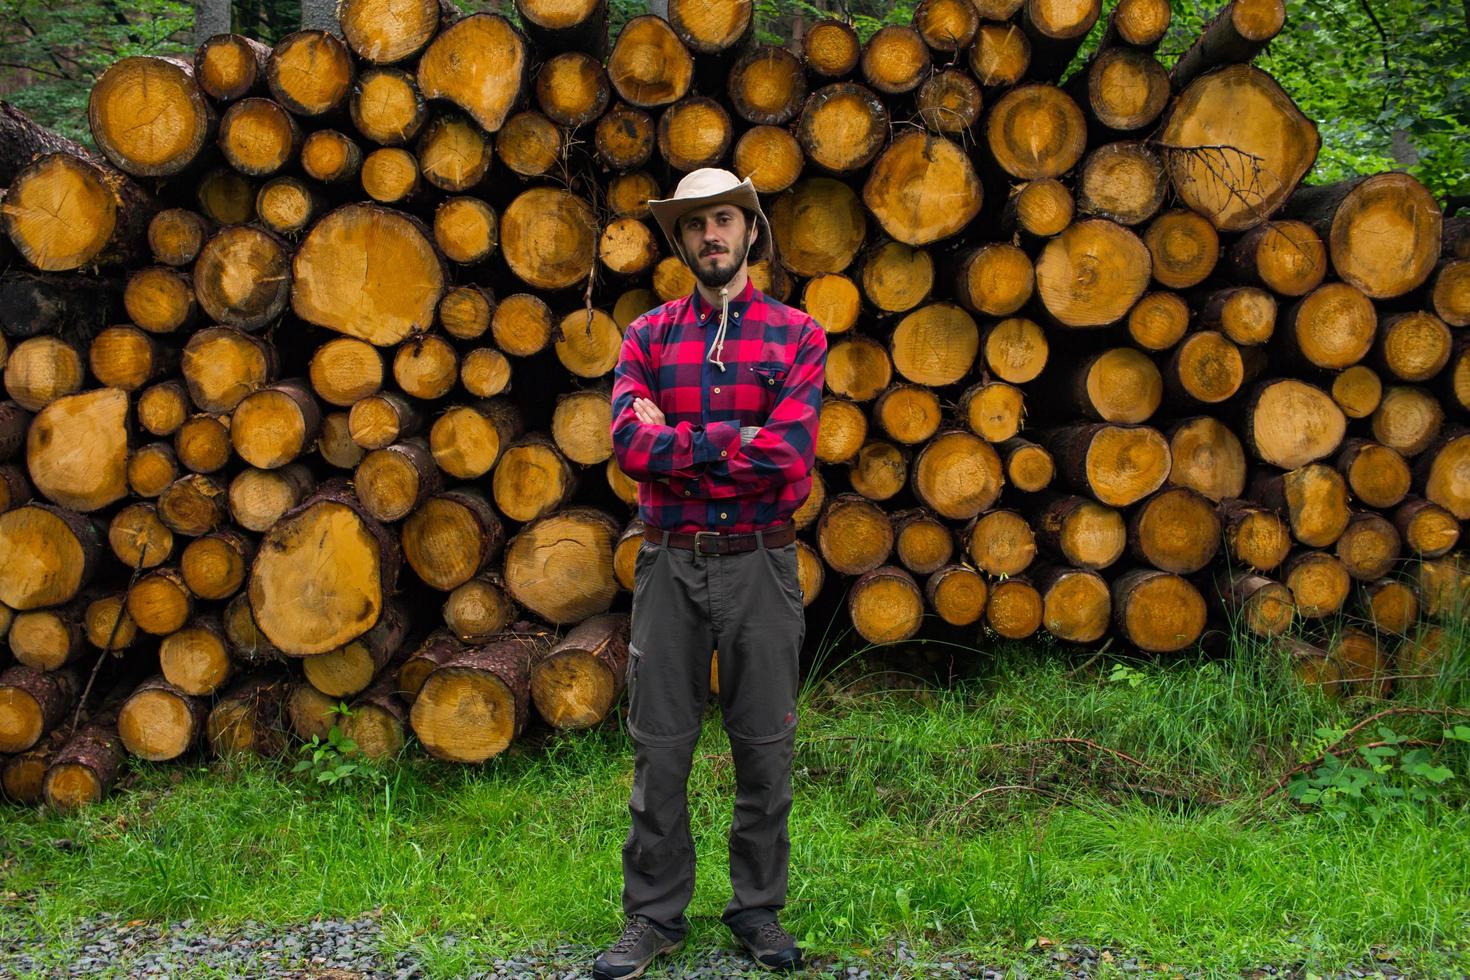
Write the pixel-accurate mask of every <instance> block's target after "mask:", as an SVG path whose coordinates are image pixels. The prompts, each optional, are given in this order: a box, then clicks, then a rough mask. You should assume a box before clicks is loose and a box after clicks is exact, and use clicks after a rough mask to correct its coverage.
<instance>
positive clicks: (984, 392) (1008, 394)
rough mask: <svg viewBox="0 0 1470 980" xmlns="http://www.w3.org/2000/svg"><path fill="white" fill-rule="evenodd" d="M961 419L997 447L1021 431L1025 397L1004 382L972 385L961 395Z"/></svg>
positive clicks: (1013, 386)
mask: <svg viewBox="0 0 1470 980" xmlns="http://www.w3.org/2000/svg"><path fill="white" fill-rule="evenodd" d="M959 415H960V416H961V417H962V418H963V419H964V420H965V424H966V425H968V426H969V427H970V431H971V432H973V433H975V434H976V435H977V436H979V437H980V438H982V439H984V440H985V441H986V442H989V443H992V444H996V445H998V444H1000V443H1002V442H1005V441H1006V440H1007V439H1011V438H1013V437H1014V436H1015V435H1016V433H1018V432H1020V431H1021V424H1022V422H1023V420H1024V419H1025V416H1026V395H1025V393H1024V392H1022V391H1021V389H1020V388H1017V387H1016V386H1015V385H1008V384H1006V383H1005V382H1003V381H992V382H990V383H989V384H979V385H972V386H971V387H970V388H967V389H966V390H965V392H964V393H963V394H961V395H960V403H959Z"/></svg>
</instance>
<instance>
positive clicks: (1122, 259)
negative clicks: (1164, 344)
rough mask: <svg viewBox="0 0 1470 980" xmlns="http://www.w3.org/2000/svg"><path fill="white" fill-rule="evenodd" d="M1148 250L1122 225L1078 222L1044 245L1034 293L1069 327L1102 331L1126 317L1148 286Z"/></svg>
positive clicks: (1038, 261)
mask: <svg viewBox="0 0 1470 980" xmlns="http://www.w3.org/2000/svg"><path fill="white" fill-rule="evenodd" d="M1151 270H1152V261H1151V259H1150V257H1149V252H1148V248H1147V246H1145V245H1144V244H1143V241H1142V240H1141V239H1139V237H1138V236H1137V235H1135V234H1133V232H1131V231H1129V230H1128V229H1127V228H1124V227H1123V226H1122V225H1118V224H1114V223H1113V222H1111V221H1107V220H1104V219H1102V218H1093V219H1090V220H1087V221H1079V222H1076V223H1075V224H1073V225H1071V226H1070V227H1068V228H1067V230H1066V231H1064V232H1062V233H1061V234H1060V235H1058V236H1057V237H1056V238H1053V239H1052V240H1051V241H1049V242H1047V243H1046V246H1045V247H1044V248H1043V249H1042V251H1041V257H1040V258H1039V259H1037V260H1036V292H1037V295H1039V296H1040V297H1041V302H1042V304H1043V305H1044V306H1045V307H1046V311H1047V312H1048V313H1049V314H1051V316H1053V317H1055V318H1056V320H1057V321H1058V322H1059V323H1061V324H1062V325H1063V326H1067V327H1101V326H1106V325H1107V324H1109V323H1114V322H1116V321H1118V320H1120V319H1122V318H1123V316H1124V315H1125V314H1126V313H1127V312H1128V311H1129V309H1130V308H1131V307H1132V306H1133V304H1134V303H1136V302H1137V301H1138V298H1139V297H1140V296H1142V295H1143V291H1144V289H1146V288H1147V287H1148V283H1149V277H1150V275H1151Z"/></svg>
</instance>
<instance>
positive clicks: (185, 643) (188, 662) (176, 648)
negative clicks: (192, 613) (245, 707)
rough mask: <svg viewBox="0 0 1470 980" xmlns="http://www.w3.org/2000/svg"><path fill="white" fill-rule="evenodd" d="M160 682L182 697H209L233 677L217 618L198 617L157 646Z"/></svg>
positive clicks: (231, 666)
mask: <svg viewBox="0 0 1470 980" xmlns="http://www.w3.org/2000/svg"><path fill="white" fill-rule="evenodd" d="M158 663H159V668H160V669H161V670H162V671H163V676H164V679H165V680H167V681H168V682H169V683H170V684H172V685H173V686H175V687H176V688H178V689H179V690H180V691H183V692H184V693H185V694H192V695H198V696H204V695H210V694H213V693H215V692H216V691H218V690H219V689H220V688H222V687H223V686H224V684H225V682H226V681H228V680H229V679H230V676H231V675H232V674H234V672H235V668H234V663H233V661H232V660H231V659H230V647H229V643H228V642H227V641H226V639H225V634H224V629H223V628H222V627H221V626H220V621H219V619H218V617H215V616H201V617H198V618H196V619H194V620H192V621H191V622H190V623H189V624H188V625H187V626H185V627H183V628H182V629H179V630H175V631H174V632H172V633H170V634H169V635H168V636H165V637H164V638H163V641H162V642H161V643H160V644H159V645H158Z"/></svg>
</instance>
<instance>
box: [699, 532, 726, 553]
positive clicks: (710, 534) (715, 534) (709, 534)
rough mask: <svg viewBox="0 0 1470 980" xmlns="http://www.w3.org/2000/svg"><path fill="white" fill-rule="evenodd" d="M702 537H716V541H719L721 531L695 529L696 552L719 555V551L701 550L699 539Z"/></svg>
mask: <svg viewBox="0 0 1470 980" xmlns="http://www.w3.org/2000/svg"><path fill="white" fill-rule="evenodd" d="M700 538H714V539H715V540H716V541H718V540H720V535H719V532H718V531H695V532H694V553H695V554H696V555H718V554H719V552H718V551H701V550H700V547H699V539H700Z"/></svg>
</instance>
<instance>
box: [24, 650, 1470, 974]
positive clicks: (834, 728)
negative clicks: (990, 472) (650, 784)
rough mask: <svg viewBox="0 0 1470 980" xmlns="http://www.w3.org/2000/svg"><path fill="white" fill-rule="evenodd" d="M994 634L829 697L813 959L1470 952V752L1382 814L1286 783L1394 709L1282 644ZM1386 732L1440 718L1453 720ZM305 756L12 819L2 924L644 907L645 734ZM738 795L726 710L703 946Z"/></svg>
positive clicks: (702, 750)
mask: <svg viewBox="0 0 1470 980" xmlns="http://www.w3.org/2000/svg"><path fill="white" fill-rule="evenodd" d="M1465 648H1466V644H1464V643H1463V642H1462V643H1460V644H1459V653H1458V654H1457V655H1456V657H1455V658H1454V659H1455V661H1456V662H1455V663H1452V664H1451V665H1450V672H1451V673H1452V674H1453V676H1454V677H1464V676H1465V672H1464V668H1465V664H1466V659H1465V655H1464V651H1465ZM950 652H954V651H952V650H950V649H949V648H946V647H943V646H938V647H936V646H935V645H933V644H929V645H926V646H925V647H923V648H921V649H917V650H915V651H911V652H910V656H909V660H910V663H911V666H912V665H913V664H921V665H922V664H924V663H926V662H929V661H932V660H934V659H935V658H936V657H943V656H945V655H947V654H948V653H950ZM965 656H967V657H969V658H971V660H970V661H969V662H967V663H962V667H963V668H964V672H965V674H966V675H967V676H964V677H962V678H961V679H960V680H958V681H957V682H955V683H953V684H952V685H949V686H935V685H926V684H923V683H921V682H918V681H911V682H910V683H909V684H908V685H907V689H903V690H894V689H893V682H894V679H895V678H894V677H893V675H892V674H889V675H887V676H882V677H874V676H871V675H869V676H866V677H865V676H861V672H860V670H859V669H858V662H856V661H855V662H854V663H850V664H848V665H846V666H844V667H843V668H842V669H839V670H838V671H836V672H835V673H833V674H832V675H831V676H830V677H829V678H828V679H827V680H826V681H823V682H820V683H817V684H814V685H812V686H811V687H810V688H809V689H808V690H807V691H806V692H805V693H804V696H803V700H804V708H803V718H802V728H801V731H800V735H799V742H798V749H797V759H796V772H795V778H796V805H795V809H794V812H793V815H792V821H791V834H792V841H793V848H792V877H791V891H790V901H789V906H788V910H787V914H786V922H787V924H788V926H789V927H790V928H792V930H793V931H794V932H795V933H797V934H798V936H800V937H802V938H803V940H804V942H805V943H806V944H807V945H808V949H809V953H812V954H816V955H818V956H823V957H835V958H842V957H844V956H851V955H865V954H870V953H874V952H876V953H877V954H878V955H880V956H881V954H882V950H883V948H884V947H885V945H886V944H887V943H888V942H889V941H890V940H891V939H893V938H894V937H899V936H902V937H906V938H907V939H908V940H909V941H910V942H911V943H913V944H916V945H917V946H918V947H919V948H920V949H921V950H923V951H925V952H926V955H930V956H932V957H935V958H938V957H940V956H942V955H944V954H945V953H954V952H957V951H967V952H971V953H974V954H978V955H979V956H981V957H982V958H984V959H985V960H986V961H987V962H994V963H1005V962H1010V961H1014V960H1016V959H1017V958H1023V959H1024V958H1025V957H1026V956H1027V954H1026V953H1025V950H1026V949H1027V948H1028V947H1030V946H1032V945H1034V943H1035V941H1036V940H1037V938H1038V937H1047V938H1049V939H1053V940H1058V941H1064V942H1065V941H1077V942H1087V943H1092V944H1095V945H1107V946H1111V947H1115V948H1119V949H1123V950H1127V951H1128V952H1129V953H1131V954H1134V955H1138V956H1141V957H1143V958H1144V959H1145V960H1146V961H1148V962H1150V963H1154V964H1169V965H1172V966H1173V967H1175V968H1189V969H1196V970H1201V971H1205V972H1212V973H1220V974H1222V975H1224V974H1234V975H1238V973H1239V971H1240V970H1243V969H1248V968H1251V967H1254V966H1259V965H1261V964H1264V963H1276V964H1282V963H1300V964H1302V965H1303V967H1304V968H1305V969H1309V970H1310V969H1318V970H1319V971H1320V970H1324V969H1330V968H1334V967H1338V968H1340V967H1342V966H1343V965H1345V964H1347V963H1350V962H1356V961H1359V960H1362V959H1364V958H1366V957H1368V956H1369V955H1370V949H1371V948H1373V947H1388V948H1391V949H1393V950H1395V951H1396V952H1397V954H1398V956H1399V960H1398V965H1399V966H1400V967H1401V968H1402V967H1403V966H1405V965H1406V964H1412V965H1416V966H1417V967H1418V968H1419V969H1421V970H1422V971H1423V972H1425V973H1427V974H1429V975H1444V974H1445V972H1446V971H1448V970H1450V969H1452V968H1453V969H1457V970H1460V971H1463V970H1464V969H1465V967H1464V965H1463V963H1460V965H1458V966H1456V965H1455V960H1456V957H1457V956H1459V955H1461V951H1462V950H1463V949H1464V948H1465V943H1466V940H1467V937H1470V814H1467V811H1466V809H1465V806H1464V804H1465V802H1466V795H1467V794H1466V790H1467V786H1470V782H1467V776H1470V770H1467V765H1466V755H1465V753H1464V752H1460V753H1458V754H1456V753H1455V752H1453V751H1452V750H1450V749H1445V750H1442V751H1441V752H1440V756H1439V757H1440V758H1441V759H1443V761H1444V762H1445V764H1447V765H1451V766H1452V767H1453V768H1454V769H1455V771H1456V775H1455V777H1454V779H1452V780H1451V781H1449V782H1448V783H1446V784H1444V787H1442V788H1441V789H1440V790H1438V791H1437V794H1436V796H1435V798H1434V799H1433V800H1432V801H1431V802H1430V803H1428V804H1427V805H1424V806H1418V807H1413V806H1409V805H1404V806H1402V807H1398V808H1395V809H1393V810H1392V811H1391V812H1390V813H1388V814H1387V815H1386V816H1380V817H1378V818H1377V819H1369V818H1368V817H1365V816H1360V815H1356V814H1347V815H1342V814H1334V813H1324V812H1317V811H1310V810H1301V809H1298V808H1296V807H1294V806H1292V805H1291V804H1290V802H1289V800H1287V799H1286V794H1285V793H1278V794H1275V795H1273V796H1271V797H1269V798H1267V799H1266V800H1265V801H1264V802H1258V799H1257V798H1258V797H1259V796H1260V794H1261V793H1262V792H1263V791H1264V790H1266V789H1267V788H1268V787H1269V786H1271V784H1272V783H1273V782H1274V781H1275V780H1276V779H1277V778H1278V777H1279V776H1280V775H1281V774H1282V773H1284V772H1285V771H1286V770H1287V769H1288V768H1290V767H1291V766H1292V765H1294V764H1296V763H1298V762H1301V761H1304V760H1307V759H1310V758H1312V757H1313V756H1314V755H1316V754H1317V753H1318V752H1320V751H1321V749H1322V748H1323V747H1324V745H1325V744H1326V739H1325V738H1324V737H1323V736H1320V735H1318V734H1317V732H1318V730H1319V729H1336V730H1342V729H1344V728H1346V727H1347V726H1348V725H1349V724H1351V723H1352V721H1353V720H1355V719H1358V718H1361V717H1364V716H1366V715H1367V714H1368V713H1370V712H1371V711H1372V710H1376V709H1380V708H1382V707H1383V705H1382V704H1377V703H1373V704H1364V703H1355V702H1337V701H1332V700H1329V699H1327V698H1324V697H1323V696H1322V695H1321V694H1320V692H1318V691H1316V690H1312V689H1304V688H1302V687H1301V686H1300V685H1299V684H1297V683H1296V682H1295V681H1294V680H1293V679H1292V678H1291V677H1290V675H1289V673H1288V672H1287V671H1285V670H1284V669H1283V668H1282V665H1281V664H1280V663H1278V662H1277V661H1276V660H1275V659H1274V658H1273V657H1270V656H1267V655H1266V654H1265V652H1264V651H1261V650H1258V649H1241V650H1237V651H1236V652H1235V653H1234V654H1233V655H1232V656H1230V657H1228V658H1226V659H1221V660H1214V661H1208V662H1204V663H1201V662H1200V661H1199V660H1198V659H1197V658H1191V659H1188V660H1180V661H1178V662H1175V663H1141V662H1122V661H1118V660H1115V659H1096V660H1094V661H1092V662H1089V663H1084V662H1082V660H1081V658H1080V657H1077V656H1075V655H1072V656H1070V657H1069V656H1068V655H1065V654H1063V653H1062V652H1061V651H1057V650H1048V649H1045V648H1039V647H1036V646H1032V647H1019V646H1018V647H1014V648H1007V649H1003V650H1000V651H997V652H996V654H995V655H994V656H993V657H991V656H986V655H982V654H978V653H974V652H969V653H967V654H965ZM885 662H887V663H889V664H891V663H893V658H892V657H891V656H890V657H887V658H885ZM911 672H921V671H918V670H914V671H911ZM1460 687H1461V685H1455V686H1454V687H1453V688H1452V690H1453V691H1454V692H1456V694H1457V695H1458V696H1459V697H1461V698H1462V700H1460V701H1458V702H1457V703H1458V704H1459V705H1460V706H1461V707H1464V706H1465V702H1464V701H1463V693H1462V692H1461V691H1460ZM1444 693H1445V690H1444V689H1441V690H1440V691H1439V694H1440V695H1443V694H1444ZM1393 703H1395V704H1400V703H1404V704H1407V703H1413V702H1412V700H1406V699H1403V698H1401V699H1400V700H1399V701H1396V702H1393ZM1386 723H1389V724H1392V725H1393V726H1394V729H1395V731H1398V732H1400V733H1410V734H1417V735H1420V736H1422V735H1425V734H1433V733H1434V732H1435V731H1437V727H1436V726H1439V725H1440V724H1441V719H1438V718H1428V717H1424V716H1397V717H1392V718H1389V719H1386ZM1369 734H1370V735H1371V733H1369ZM1062 738H1066V739H1073V740H1077V741H1072V742H1060V741H1056V740H1058V739H1062ZM1046 740H1051V741H1046ZM1459 748H1461V749H1463V748H1464V746H1463V745H1461V746H1459ZM288 769H289V764H288V763H258V762H257V763H252V764H245V765H234V766H226V767H220V766H215V767H213V768H211V769H209V770H206V769H204V768H202V767H199V766H196V767H194V768H178V767H155V766H148V765H137V766H135V769H134V772H133V775H132V776H131V777H130V779H131V785H129V786H128V787H127V789H126V790H125V791H123V792H120V793H118V794H116V795H115V796H114V797H113V798H112V799H110V800H109V801H108V802H106V803H104V804H102V805H100V806H97V807H94V808H92V809H90V810H88V811H86V812H83V813H80V814H77V815H74V816H57V815H52V814H45V813H36V812H15V811H12V812H8V813H6V814H5V815H4V817H3V818H0V860H3V862H4V863H3V866H0V868H3V870H0V893H3V894H4V895H5V896H6V897H5V899H4V903H3V905H0V928H6V929H14V928H16V927H18V925H20V924H22V923H24V922H28V921H30V920H32V919H33V918H34V920H35V921H36V922H38V923H39V924H40V926H41V928H42V929H43V930H45V931H47V932H50V933H54V934H57V935H64V933H65V930H66V926H67V924H68V923H69V922H71V921H73V920H75V919H77V918H79V917H83V916H87V915H91V914H95V913H96V912H99V911H104V912H114V913H117V914H119V915H122V916H126V917H136V918H148V919H160V920H172V919H179V918H185V917H192V918H194V919H196V920H199V921H203V922H210V923H219V924H229V923H232V922H238V921H242V920H245V919H254V920H256V921H273V920H281V921H287V920H303V919H308V918H311V917H313V916H318V915H348V916H352V915H359V914H364V913H372V912H377V913H378V914H380V915H381V917H382V919H383V922H384V924H385V935H386V937H387V939H386V941H387V943H388V944H389V946H390V947H391V948H392V949H399V948H410V949H412V950H414V951H415V952H416V953H418V954H419V955H420V956H422V957H424V958H425V960H426V962H427V964H428V965H429V966H430V968H431V969H432V970H433V971H434V972H435V973H437V974H440V975H446V976H449V975H455V974H458V973H462V972H465V971H468V970H471V969H474V968H476V967H477V965H478V966H479V967H480V968H483V965H484V963H485V962H486V961H487V960H488V959H489V958H490V957H493V956H494V955H495V954H496V953H497V952H500V951H504V950H510V949H516V948H524V947H526V946H530V945H536V944H546V945H554V944H557V943H563V942H571V943H579V944H586V945H587V946H589V947H591V946H594V945H596V944H599V943H602V942H604V941H606V940H607V939H608V938H609V936H610V935H612V934H613V933H614V932H615V931H616V929H617V928H618V926H619V924H620V921H621V912H620V908H619V904H618V895H619V887H620V878H619V864H618V853H619V847H620V845H621V842H622V838H623V835H624V833H625V832H626V809H625V808H626V802H627V794H628V789H629V785H630V780H631V751H630V746H629V743H628V741H627V739H626V736H625V735H624V734H623V732H622V731H621V730H620V729H618V728H616V727H615V726H612V725H610V726H608V727H607V728H605V729H603V730H600V731H596V732H590V733H581V734H577V735H572V736H550V735H545V734H542V735H539V736H535V735H533V737H532V738H529V739H526V740H523V741H522V742H521V743H519V744H518V745H517V746H515V747H514V748H513V749H512V750H511V751H510V752H508V753H507V754H506V755H505V756H503V757H501V758H499V759H497V760H495V761H494V762H492V763H491V764H489V765H486V766H484V767H482V768H460V767H451V766H447V765H442V764H437V763H433V762H430V761H428V760H426V759H424V758H422V757H420V756H418V755H417V754H414V755H413V756H411V757H406V758H405V759H404V760H402V761H401V762H399V763H397V764H395V765H393V766H390V767H388V768H387V769H386V771H385V772H386V775H385V778H384V779H383V780H382V781H380V782H374V781H370V780H361V781H355V782H349V783H348V784H345V785H340V786H336V787H325V786H320V785H318V784H316V783H314V782H311V781H310V780H309V779H308V778H307V777H306V776H292V775H290V774H289V773H288V771H287V770H288ZM732 792H733V770H732V767H731V763H730V760H729V756H728V750H727V745H726V743H725V741H724V736H723V733H722V732H721V731H720V729H719V725H718V720H717V718H715V717H714V716H713V715H712V716H711V717H710V719H709V720H708V724H707V728H706V732H705V735H704V737H703V739H702V740H701V742H700V745H699V748H698V754H697V759H696V765H695V769H694V775H693V777H692V780H691V785H690V799H691V811H692V815H693V819H694V822H695V828H696V833H695V836H696V841H697V845H698V861H699V884H698V888H697V891H696V894H695V898H694V902H693V905H692V907H691V909H690V913H691V917H692V918H693V920H694V923H695V933H694V937H693V938H694V942H693V944H692V946H693V947H694V951H692V952H690V953H688V954H684V955H688V956H694V955H697V950H698V949H699V948H708V947H710V946H711V945H715V944H718V943H722V942H724V941H725V938H724V936H723V935H722V931H721V927H720V925H719V912H720V910H721V908H722V907H723V904H724V901H725V899H726V897H727V888H728V877H727V872H726V865H725V837H724V835H725V830H726V828H727V827H728V822H729V813H730V805H731V794H732ZM451 934H452V935H454V936H455V937H456V941H455V942H454V943H453V944H449V943H447V942H445V937H446V936H448V935H451ZM1027 962H1029V963H1031V965H1032V968H1033V969H1034V968H1035V965H1036V962H1037V961H1036V960H1035V958H1034V957H1032V958H1031V959H1030V960H1027Z"/></svg>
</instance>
